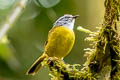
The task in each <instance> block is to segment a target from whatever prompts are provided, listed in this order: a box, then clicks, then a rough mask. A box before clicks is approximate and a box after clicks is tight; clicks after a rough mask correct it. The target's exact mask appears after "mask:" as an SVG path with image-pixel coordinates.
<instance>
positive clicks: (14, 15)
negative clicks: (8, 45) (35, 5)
mask: <svg viewBox="0 0 120 80" xmlns="http://www.w3.org/2000/svg"><path fill="white" fill-rule="evenodd" d="M27 2H28V0H20V1H19V2H18V3H17V4H16V6H15V7H14V8H13V11H12V12H11V14H10V15H9V16H8V18H7V19H6V20H5V22H4V24H3V25H2V26H1V29H0V40H1V39H2V38H3V36H4V35H5V34H6V33H7V31H8V30H9V29H10V27H11V26H12V25H13V24H14V23H15V21H16V20H17V18H18V17H19V16H20V14H21V13H22V12H23V10H24V8H25V6H26V4H27Z"/></svg>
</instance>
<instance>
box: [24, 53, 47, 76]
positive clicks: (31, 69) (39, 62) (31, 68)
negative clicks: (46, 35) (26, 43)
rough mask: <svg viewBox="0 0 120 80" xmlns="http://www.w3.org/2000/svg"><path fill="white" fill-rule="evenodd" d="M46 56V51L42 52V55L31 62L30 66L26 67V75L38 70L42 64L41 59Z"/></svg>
mask: <svg viewBox="0 0 120 80" xmlns="http://www.w3.org/2000/svg"><path fill="white" fill-rule="evenodd" d="M46 57H47V54H46V53H43V55H42V56H40V57H39V58H38V59H37V60H36V61H35V62H34V63H33V64H32V66H31V67H30V68H29V69H28V71H27V72H26V74H27V75H29V74H30V75H34V74H35V73H37V72H38V70H39V69H40V67H41V66H42V63H41V62H42V61H43V60H44V59H45V58H46Z"/></svg>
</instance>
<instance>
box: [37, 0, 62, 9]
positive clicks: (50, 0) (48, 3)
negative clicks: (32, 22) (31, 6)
mask: <svg viewBox="0 0 120 80" xmlns="http://www.w3.org/2000/svg"><path fill="white" fill-rule="evenodd" d="M36 2H37V5H38V4H41V5H42V6H43V7H45V8H51V7H53V6H55V5H57V4H58V3H59V2H60V0H38V1H36Z"/></svg>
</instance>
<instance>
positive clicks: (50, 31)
mask: <svg viewBox="0 0 120 80" xmlns="http://www.w3.org/2000/svg"><path fill="white" fill-rule="evenodd" d="M57 27H59V26H57ZM57 27H53V28H52V29H51V30H50V31H49V32H48V38H49V35H50V34H51V32H53V31H54V29H55V28H57ZM48 38H47V40H46V41H45V44H44V46H46V45H47V43H48Z"/></svg>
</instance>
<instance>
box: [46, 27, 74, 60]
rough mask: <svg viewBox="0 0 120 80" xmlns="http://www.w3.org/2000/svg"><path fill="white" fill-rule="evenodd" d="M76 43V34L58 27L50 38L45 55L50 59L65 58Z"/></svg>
mask: <svg viewBox="0 0 120 80" xmlns="http://www.w3.org/2000/svg"><path fill="white" fill-rule="evenodd" d="M74 41H75V35H74V32H73V31H72V30H70V29H68V28H65V27H62V26H60V27H56V28H55V29H53V31H52V32H51V33H50V34H49V36H48V43H47V45H46V46H45V53H46V54H47V55H48V56H50V57H57V58H60V59H61V58H63V57H65V56H66V55H67V54H68V53H69V52H70V51H71V49H72V47H73V45H74Z"/></svg>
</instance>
